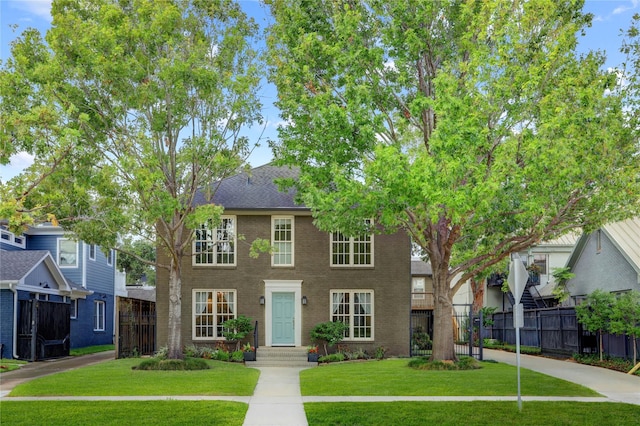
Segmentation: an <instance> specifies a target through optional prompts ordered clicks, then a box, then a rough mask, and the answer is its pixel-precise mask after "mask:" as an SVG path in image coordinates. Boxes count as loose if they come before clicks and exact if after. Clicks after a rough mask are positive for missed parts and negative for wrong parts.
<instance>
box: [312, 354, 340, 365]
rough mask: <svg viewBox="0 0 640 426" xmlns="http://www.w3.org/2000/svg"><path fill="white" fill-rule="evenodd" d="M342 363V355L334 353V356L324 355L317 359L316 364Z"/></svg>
mask: <svg viewBox="0 0 640 426" xmlns="http://www.w3.org/2000/svg"><path fill="white" fill-rule="evenodd" d="M342 361H344V354H342V353H340V352H336V353H335V354H331V355H325V356H321V357H320V358H318V362H326V363H329V362H342Z"/></svg>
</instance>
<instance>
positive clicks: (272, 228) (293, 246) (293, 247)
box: [271, 216, 296, 268]
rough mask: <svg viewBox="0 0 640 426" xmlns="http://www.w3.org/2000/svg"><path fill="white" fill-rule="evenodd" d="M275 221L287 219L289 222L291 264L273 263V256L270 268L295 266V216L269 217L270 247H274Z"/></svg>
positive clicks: (272, 256)
mask: <svg viewBox="0 0 640 426" xmlns="http://www.w3.org/2000/svg"><path fill="white" fill-rule="evenodd" d="M277 219H289V220H291V263H275V262H274V261H275V255H274V254H272V255H271V266H273V267H275V268H282V267H285V268H290V267H292V266H294V265H295V240H296V234H295V232H296V230H295V228H296V226H295V223H296V220H295V216H271V246H275V242H276V241H275V237H276V227H275V221H276V220H277Z"/></svg>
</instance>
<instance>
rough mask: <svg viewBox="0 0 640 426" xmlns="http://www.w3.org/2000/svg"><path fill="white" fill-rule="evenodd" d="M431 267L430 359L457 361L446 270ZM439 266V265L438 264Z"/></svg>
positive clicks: (451, 304) (450, 296)
mask: <svg viewBox="0 0 640 426" xmlns="http://www.w3.org/2000/svg"><path fill="white" fill-rule="evenodd" d="M434 266H435V265H433V264H432V267H433V291H434V299H435V308H434V313H433V314H434V324H433V353H432V355H431V359H432V360H437V361H457V359H458V358H457V357H456V353H455V348H454V340H453V298H452V295H451V288H450V284H449V280H448V279H447V278H448V277H447V274H448V272H447V271H446V269H445V271H442V268H440V267H434ZM438 266H439V265H438Z"/></svg>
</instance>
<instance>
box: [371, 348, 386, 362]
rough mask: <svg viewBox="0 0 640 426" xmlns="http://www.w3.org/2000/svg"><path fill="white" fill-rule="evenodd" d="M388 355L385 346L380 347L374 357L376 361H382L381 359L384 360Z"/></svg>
mask: <svg viewBox="0 0 640 426" xmlns="http://www.w3.org/2000/svg"><path fill="white" fill-rule="evenodd" d="M386 353H387V348H385V347H384V346H378V347H377V348H376V352H375V354H374V356H375V358H376V359H378V360H380V359H384V357H385V355H386Z"/></svg>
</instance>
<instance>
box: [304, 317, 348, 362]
mask: <svg viewBox="0 0 640 426" xmlns="http://www.w3.org/2000/svg"><path fill="white" fill-rule="evenodd" d="M346 330H347V326H346V324H344V323H343V322H342V321H335V322H334V321H327V322H321V323H318V324H316V325H315V326H314V327H313V328H312V329H311V340H312V341H313V342H317V341H321V342H323V345H324V354H325V355H328V352H327V345H328V346H333V345H337V344H338V343H340V342H341V341H342V340H343V339H344V333H345V331H346Z"/></svg>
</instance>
